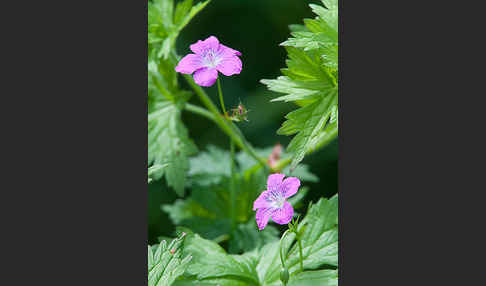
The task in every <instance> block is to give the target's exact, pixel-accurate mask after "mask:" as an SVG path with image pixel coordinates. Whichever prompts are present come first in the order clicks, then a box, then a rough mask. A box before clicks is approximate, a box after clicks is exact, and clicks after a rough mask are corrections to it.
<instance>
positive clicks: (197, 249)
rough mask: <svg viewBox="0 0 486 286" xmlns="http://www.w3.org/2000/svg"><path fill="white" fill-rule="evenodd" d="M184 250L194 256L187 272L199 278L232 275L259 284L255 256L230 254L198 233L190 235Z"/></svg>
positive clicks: (239, 279)
mask: <svg viewBox="0 0 486 286" xmlns="http://www.w3.org/2000/svg"><path fill="white" fill-rule="evenodd" d="M184 251H187V253H191V254H192V255H193V257H194V259H193V263H191V265H190V266H189V267H188V269H187V274H188V275H195V276H196V279H198V280H202V279H205V278H225V277H227V276H232V277H233V279H231V280H236V281H242V282H243V281H246V282H248V283H249V284H250V285H251V284H253V285H258V280H257V278H256V277H257V275H256V270H255V265H256V263H257V261H256V257H255V256H252V255H248V254H246V255H228V254H226V252H225V251H224V249H223V248H222V247H220V246H219V245H218V244H217V243H215V242H212V241H210V240H206V239H203V238H201V237H200V236H199V235H197V234H190V235H188V238H187V241H186V243H185V246H184Z"/></svg>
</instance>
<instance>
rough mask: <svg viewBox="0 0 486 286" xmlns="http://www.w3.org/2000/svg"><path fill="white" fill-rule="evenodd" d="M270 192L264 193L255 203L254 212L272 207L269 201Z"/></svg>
mask: <svg viewBox="0 0 486 286" xmlns="http://www.w3.org/2000/svg"><path fill="white" fill-rule="evenodd" d="M268 193H269V191H263V192H262V193H261V194H260V196H259V197H258V198H257V199H256V200H255V201H254V202H253V210H254V211H255V210H256V209H258V208H268V207H270V204H271V202H270V201H268V199H267V196H268Z"/></svg>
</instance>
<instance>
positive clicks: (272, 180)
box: [267, 173, 285, 191]
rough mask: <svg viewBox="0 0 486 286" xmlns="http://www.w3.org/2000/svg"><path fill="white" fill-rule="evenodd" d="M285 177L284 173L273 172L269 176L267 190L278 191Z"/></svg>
mask: <svg viewBox="0 0 486 286" xmlns="http://www.w3.org/2000/svg"><path fill="white" fill-rule="evenodd" d="M284 177H285V175H284V174H278V173H277V174H271V175H270V176H268V179H267V190H269V191H274V190H275V191H276V190H278V187H279V186H280V184H281V183H282V180H283V178H284Z"/></svg>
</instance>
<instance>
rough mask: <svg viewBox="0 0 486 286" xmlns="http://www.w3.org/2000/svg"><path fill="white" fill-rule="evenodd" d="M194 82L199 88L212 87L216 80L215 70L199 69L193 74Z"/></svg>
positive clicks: (216, 72)
mask: <svg viewBox="0 0 486 286" xmlns="http://www.w3.org/2000/svg"><path fill="white" fill-rule="evenodd" d="M193 77H194V81H195V82H196V83H197V84H198V85H200V86H212V85H213V84H214V83H215V82H216V79H217V78H218V71H217V70H216V69H215V68H206V67H205V68H201V69H198V70H197V71H196V72H195V73H194V76H193Z"/></svg>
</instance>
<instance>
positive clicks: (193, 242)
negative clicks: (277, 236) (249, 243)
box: [177, 195, 338, 286]
mask: <svg viewBox="0 0 486 286" xmlns="http://www.w3.org/2000/svg"><path fill="white" fill-rule="evenodd" d="M337 208H338V197H337V195H335V196H334V197H333V198H331V199H329V200H328V199H324V198H322V199H320V200H319V202H317V203H316V204H315V205H312V206H311V207H310V209H309V211H308V213H307V215H306V217H305V218H304V219H303V220H302V222H301V223H300V224H299V229H298V231H299V233H300V235H301V239H302V246H303V264H304V272H300V269H299V251H298V245H297V243H295V234H293V233H292V234H290V235H287V236H286V238H285V239H284V241H283V248H284V249H285V251H286V253H287V255H286V256H285V258H284V259H285V261H286V262H285V264H286V266H287V267H288V268H289V272H290V280H289V285H324V286H326V285H329V286H330V285H337V273H338V270H337V269H325V270H317V271H312V270H314V269H317V268H320V267H323V266H327V268H329V267H337V262H338V251H337V250H338V249H337V247H338V237H337V227H338V226H337V223H338V209H337ZM254 227H255V226H254ZM255 228H256V227H255ZM279 244H280V242H279V241H273V242H269V243H266V244H265V245H264V246H262V247H261V248H256V249H254V250H253V251H251V252H246V253H244V254H243V255H229V254H227V253H226V252H225V251H224V249H223V248H221V247H220V246H219V245H218V244H217V243H215V242H212V241H209V240H206V239H203V238H201V237H200V236H199V235H197V234H192V233H190V234H188V237H187V239H186V241H185V244H184V251H185V252H187V253H191V255H192V256H193V261H192V263H191V265H190V266H189V267H188V269H187V271H186V275H185V276H184V278H183V280H181V281H180V282H178V283H177V285H281V282H280V280H279V279H280V277H279V273H280V269H281V264H280V257H279V255H280V254H279ZM309 270H310V271H309ZM245 283H246V284H245Z"/></svg>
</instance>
